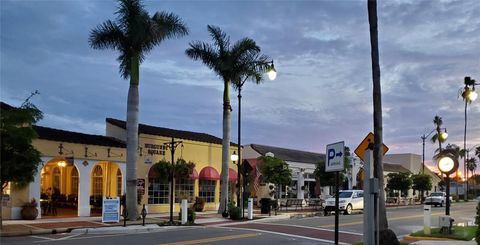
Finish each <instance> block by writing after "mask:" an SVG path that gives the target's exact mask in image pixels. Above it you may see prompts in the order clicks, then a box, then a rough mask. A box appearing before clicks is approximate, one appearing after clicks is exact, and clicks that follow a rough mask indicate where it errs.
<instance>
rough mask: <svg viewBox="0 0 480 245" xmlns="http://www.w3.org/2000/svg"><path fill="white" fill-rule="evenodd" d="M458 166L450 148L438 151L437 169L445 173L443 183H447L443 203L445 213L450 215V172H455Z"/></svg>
mask: <svg viewBox="0 0 480 245" xmlns="http://www.w3.org/2000/svg"><path fill="white" fill-rule="evenodd" d="M457 168H458V158H456V157H455V153H452V152H451V150H445V151H443V152H442V153H440V155H439V158H438V169H439V170H440V172H442V173H443V174H445V183H446V185H447V193H446V194H447V197H446V199H447V200H446V205H445V215H447V216H448V215H450V174H452V173H455V171H457Z"/></svg>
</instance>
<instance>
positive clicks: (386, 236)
mask: <svg viewBox="0 0 480 245" xmlns="http://www.w3.org/2000/svg"><path fill="white" fill-rule="evenodd" d="M367 9H368V23H369V27H370V46H371V59H372V80H373V132H374V135H375V136H374V147H373V161H374V175H375V177H376V178H378V185H379V186H382V188H380V190H383V186H384V178H383V123H382V89H381V81H380V58H379V54H378V25H377V19H378V18H377V1H376V0H368V3H367ZM378 199H379V203H378V213H379V217H378V222H379V224H378V227H379V231H378V234H379V239H380V244H400V243H399V241H398V239H397V236H396V235H395V233H394V232H393V231H392V230H390V229H388V221H387V210H386V208H385V193H384V192H383V191H379V198H378Z"/></svg>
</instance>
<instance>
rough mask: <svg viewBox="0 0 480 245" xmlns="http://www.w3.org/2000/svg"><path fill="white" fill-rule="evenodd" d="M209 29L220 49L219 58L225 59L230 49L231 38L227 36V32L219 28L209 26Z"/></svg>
mask: <svg viewBox="0 0 480 245" xmlns="http://www.w3.org/2000/svg"><path fill="white" fill-rule="evenodd" d="M207 28H208V32H209V33H210V36H211V37H212V38H213V41H214V43H215V45H216V46H217V47H218V53H219V56H220V57H224V56H225V55H226V53H228V52H229V49H230V37H227V34H225V32H223V31H222V30H221V29H220V28H219V27H216V26H213V25H208V26H207Z"/></svg>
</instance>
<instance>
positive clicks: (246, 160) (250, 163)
mask: <svg viewBox="0 0 480 245" xmlns="http://www.w3.org/2000/svg"><path fill="white" fill-rule="evenodd" d="M245 162H247V163H248V165H250V167H252V168H253V169H255V166H257V163H258V160H257V159H256V158H251V159H243V163H244V164H245Z"/></svg>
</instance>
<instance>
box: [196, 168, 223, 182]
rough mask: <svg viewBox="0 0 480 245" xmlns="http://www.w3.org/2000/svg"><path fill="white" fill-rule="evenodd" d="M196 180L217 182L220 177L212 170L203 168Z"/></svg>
mask: <svg viewBox="0 0 480 245" xmlns="http://www.w3.org/2000/svg"><path fill="white" fill-rule="evenodd" d="M198 178H199V179H203V180H219V179H220V175H219V174H218V172H217V170H215V169H214V168H212V167H204V168H203V169H202V171H200V174H199V176H198Z"/></svg>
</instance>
